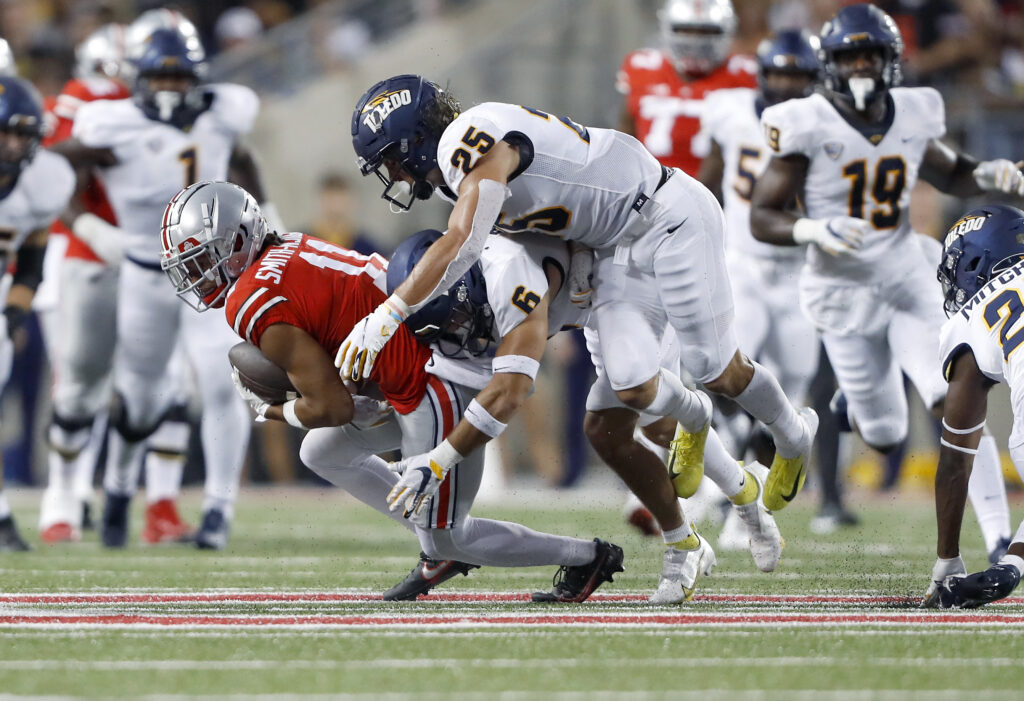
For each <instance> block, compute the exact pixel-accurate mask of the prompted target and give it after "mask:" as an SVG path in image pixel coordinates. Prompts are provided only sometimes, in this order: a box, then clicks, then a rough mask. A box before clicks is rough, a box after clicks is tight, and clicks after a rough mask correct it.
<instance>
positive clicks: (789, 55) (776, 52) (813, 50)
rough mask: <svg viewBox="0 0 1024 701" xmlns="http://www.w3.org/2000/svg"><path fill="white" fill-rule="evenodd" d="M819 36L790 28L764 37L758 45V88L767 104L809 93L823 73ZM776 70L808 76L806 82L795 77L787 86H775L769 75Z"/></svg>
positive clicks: (801, 76) (793, 74) (805, 77)
mask: <svg viewBox="0 0 1024 701" xmlns="http://www.w3.org/2000/svg"><path fill="white" fill-rule="evenodd" d="M819 48H820V44H819V42H818V37H816V36H814V35H812V34H809V33H808V32H804V31H800V30H798V29H787V30H784V31H781V32H779V33H778V34H776V35H775V36H773V37H769V38H767V39H763V40H762V41H761V43H760V44H759V45H758V47H757V89H758V92H759V93H760V94H761V99H762V100H763V101H764V103H765V104H766V105H774V104H777V103H779V102H785V101H786V100H793V99H796V98H800V97H807V96H809V95H810V94H811V93H812V92H814V85H815V83H816V82H817V81H818V78H819V77H820V74H821V62H820V61H819V60H818V49H819ZM772 73H785V74H788V75H792V76H796V77H799V78H804V79H806V83H802V82H800V81H791V82H793V83H794V85H792V86H790V87H787V88H785V89H779V88H776V87H773V86H772V85H770V84H769V83H770V82H771V79H770V78H769V77H768V76H769V75H770V74H772Z"/></svg>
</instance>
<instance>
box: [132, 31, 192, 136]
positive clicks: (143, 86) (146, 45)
mask: <svg viewBox="0 0 1024 701" xmlns="http://www.w3.org/2000/svg"><path fill="white" fill-rule="evenodd" d="M132 64H133V66H134V69H135V73H136V76H135V89H134V91H133V95H132V99H133V100H135V104H137V105H138V106H139V109H141V110H142V111H143V113H145V115H146V116H147V117H149V118H150V119H153V120H156V121H158V122H164V123H166V124H170V125H172V126H175V127H178V128H179V129H182V128H185V127H188V126H191V125H192V124H193V123H194V122H195V120H196V118H197V117H198V116H199V115H200V114H202V113H203V112H205V111H206V109H207V108H208V107H209V96H208V95H206V94H205V93H204V91H203V90H202V87H201V82H202V79H203V76H204V75H205V72H206V53H205V52H204V51H203V48H202V46H201V45H199V44H198V42H197V41H196V42H193V41H191V40H190V39H189V38H188V37H187V36H185V35H184V34H182V33H181V32H180V31H178V30H176V29H157V30H156V31H154V32H153V33H152V34H150V35H149V36H148V37H147V38H146V39H145V41H144V42H143V46H142V48H141V51H140V53H139V54H138V55H137V56H135V57H134V58H133V59H132ZM166 79H180V82H181V84H182V85H183V86H184V87H183V89H167V88H166V87H165V86H163V85H161V83H162V82H163V81H164V80H166Z"/></svg>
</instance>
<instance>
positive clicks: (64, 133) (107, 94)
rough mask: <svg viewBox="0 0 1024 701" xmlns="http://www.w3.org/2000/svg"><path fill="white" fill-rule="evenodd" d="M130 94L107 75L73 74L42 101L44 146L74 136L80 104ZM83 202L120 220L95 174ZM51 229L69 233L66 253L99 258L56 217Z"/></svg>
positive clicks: (102, 214) (104, 215) (112, 220)
mask: <svg viewBox="0 0 1024 701" xmlns="http://www.w3.org/2000/svg"><path fill="white" fill-rule="evenodd" d="M130 96H131V91H129V90H128V88H126V87H125V86H124V85H122V84H121V83H119V82H117V81H115V80H108V79H106V78H89V79H86V80H82V79H80V78H72V79H71V80H69V81H68V82H67V83H65V84H64V89H63V90H61V93H60V95H58V96H57V97H55V98H52V97H48V98H46V100H45V101H44V103H43V107H44V110H45V113H44V121H45V124H46V136H44V137H43V146H52V145H53V144H56V143H60V142H61V141H64V140H65V139H70V138H71V126H72V124H74V121H75V113H76V112H78V108H79V107H80V106H81V105H83V104H84V103H86V102H92V101H93V100H122V99H124V98H126V97H130ZM82 204H83V206H84V207H85V210H86V211H87V212H92V213H93V214H95V215H96V216H98V217H101V218H103V219H105V220H106V221H108V222H110V223H111V224H117V217H116V216H115V215H114V209H113V207H111V206H110V202H109V200H107V192H106V190H104V189H103V183H102V182H100V180H99V179H98V178H97V177H96V176H95V175H94V176H93V177H92V182H91V183H90V184H89V186H88V187H87V188H86V189H85V191H84V192H83V193H82ZM50 231H52V232H53V233H55V234H63V235H64V236H67V237H68V249H67V253H66V254H65V256H66V257H68V258H84V259H85V260H93V261H99V262H102V261H100V258H99V257H98V256H97V255H96V254H95V253H93V251H92V249H91V248H89V246H88V245H87V244H86V243H84V242H83V241H82V240H81V239H79V238H78V237H77V236H75V235H74V234H72V233H71V231H70V230H69V229H68V228H67V227H66V226H64V225H63V224H61V223H60V220H57V221H55V222H54V223H53V226H52V227H51V229H50Z"/></svg>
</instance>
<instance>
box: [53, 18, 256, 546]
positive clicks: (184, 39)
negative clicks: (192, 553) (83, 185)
mask: <svg viewBox="0 0 1024 701" xmlns="http://www.w3.org/2000/svg"><path fill="white" fill-rule="evenodd" d="M133 63H134V67H135V70H136V78H135V81H136V82H135V87H134V91H133V96H132V98H131V99H126V100H111V101H97V102H92V103H89V104H87V105H83V106H82V107H81V108H80V110H79V112H78V114H77V116H76V118H75V123H74V128H73V131H72V137H73V138H72V139H70V140H68V141H65V142H63V143H62V144H61V145H60V148H61V151H62V152H63V153H66V154H68V156H69V158H70V159H71V160H72V162H73V163H75V164H76V165H79V166H83V167H95V168H99V169H100V172H101V174H102V177H103V180H104V183H105V185H106V187H107V193H108V196H109V198H110V201H111V203H112V205H113V207H114V211H115V213H116V215H117V221H118V226H116V227H115V226H113V225H111V224H108V223H106V222H103V221H102V220H99V219H98V218H94V219H93V220H92V221H91V226H92V227H93V228H94V229H95V230H94V231H92V232H91V235H90V240H102V239H104V238H110V239H118V240H120V243H121V245H122V247H123V250H124V262H123V264H122V268H121V271H120V278H119V281H118V285H119V288H118V289H119V292H118V297H119V310H118V318H117V335H118V350H117V358H116V361H115V373H114V389H115V393H116V397H115V405H114V409H113V411H112V415H111V424H112V430H111V431H110V434H109V440H110V449H109V455H108V463H107V471H106V476H105V479H104V489H105V491H106V494H107V497H106V505H105V507H104V514H103V524H102V526H103V532H102V535H103V542H104V544H105V545H107V546H108V547H123V546H124V545H125V543H126V542H127V535H128V532H127V517H128V504H129V500H130V498H131V495H132V494H133V493H134V492H135V489H136V484H137V482H138V470H139V465H140V461H141V457H142V453H143V451H144V450H145V447H146V444H145V439H147V438H148V437H149V436H150V435H151V434H152V433H153V432H154V431H155V430H156V428H157V427H158V426H159V424H160V422H161V420H162V419H163V418H164V416H165V414H166V413H167V411H168V410H169V409H170V408H171V406H172V405H173V403H174V400H175V399H177V398H178V396H179V391H180V389H179V388H178V387H176V386H175V384H176V383H175V382H173V381H172V375H171V373H170V372H169V369H168V365H169V362H170V359H171V356H172V353H173V351H174V348H175V344H176V342H177V341H178V339H179V338H181V339H182V340H183V342H184V346H185V351H186V354H187V356H188V360H189V363H190V365H191V368H192V371H193V372H194V374H195V376H196V378H197V381H196V385H197V387H198V389H199V392H200V397H201V399H202V405H203V420H202V425H201V437H202V444H203V452H204V456H205V466H206V498H205V500H204V503H203V518H202V523H201V525H200V529H199V532H198V533H197V535H196V544H197V545H198V546H199V547H201V548H217V549H219V548H223V547H225V545H226V543H227V537H228V530H229V525H230V522H231V518H232V510H233V504H234V499H235V497H236V493H237V489H238V479H239V474H240V471H241V468H242V461H243V458H244V453H245V449H246V445H247V443H248V436H249V418H248V412H247V409H246V406H245V403H244V402H242V401H241V400H240V399H239V397H238V396H237V394H236V393H235V391H234V388H233V386H232V384H231V374H230V366H229V365H228V362H227V357H226V353H227V350H228V349H229V348H230V347H231V345H233V342H234V340H235V339H234V337H233V336H232V334H231V332H230V329H225V328H224V324H222V323H217V320H216V319H215V318H212V317H211V315H206V316H198V315H196V314H195V313H194V311H193V310H191V309H189V308H187V306H185V305H182V304H181V303H180V302H179V300H178V299H177V298H176V297H175V296H174V294H173V291H172V290H168V289H167V288H166V282H165V281H164V276H163V275H162V273H161V270H160V263H159V252H160V247H159V244H158V241H157V236H158V233H159V229H160V216H161V214H162V213H163V210H164V208H165V206H166V204H167V201H168V200H170V199H171V197H173V196H174V194H175V193H176V192H178V191H179V190H180V189H181V188H182V187H183V186H187V185H189V184H191V183H193V182H196V181H197V180H201V179H224V178H225V177H227V176H228V174H229V172H230V174H231V178H232V179H233V180H236V181H237V182H239V183H242V184H244V185H245V186H246V187H247V189H249V190H250V191H252V192H254V193H256V194H257V196H259V197H260V198H262V188H261V186H260V183H259V177H258V173H257V170H256V167H255V163H254V162H253V160H252V157H251V155H250V154H249V153H248V152H247V151H246V150H245V148H244V147H242V146H241V145H240V144H239V143H238V141H239V138H240V137H241V136H242V135H243V134H245V133H247V132H248V131H249V130H250V128H251V127H252V123H253V121H254V119H255V117H256V113H257V110H258V106H259V105H258V99H257V98H256V95H255V94H254V93H253V92H252V91H251V90H249V89H248V88H245V87H243V86H240V85H232V84H214V85H204V84H203V83H202V80H201V77H202V74H203V71H204V68H205V56H204V54H203V51H202V47H201V46H200V45H199V44H198V42H197V41H195V40H194V37H188V36H186V35H184V34H182V33H181V32H179V31H177V30H175V29H157V30H156V31H154V32H153V33H152V34H151V35H150V36H149V38H148V39H146V40H145V42H143V49H142V50H141V51H140V52H138V54H137V55H136V56H135V57H134V59H133ZM273 212H274V209H273V207H272V206H268V207H267V213H268V214H270V215H273ZM79 213H80V212H77V211H69V212H68V216H67V218H68V220H69V221H74V220H75V219H76V218H77V216H78V214H79Z"/></svg>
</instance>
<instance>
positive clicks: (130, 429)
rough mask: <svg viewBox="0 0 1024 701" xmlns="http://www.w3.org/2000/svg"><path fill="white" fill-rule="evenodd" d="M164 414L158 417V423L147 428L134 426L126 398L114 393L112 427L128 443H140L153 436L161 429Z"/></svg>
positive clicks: (111, 415) (111, 416) (111, 414)
mask: <svg viewBox="0 0 1024 701" xmlns="http://www.w3.org/2000/svg"><path fill="white" fill-rule="evenodd" d="M165 414H166V412H164V414H161V415H160V416H159V417H157V419H156V421H154V422H153V423H152V424H149V425H146V426H137V425H132V423H131V420H130V419H129V417H128V407H127V406H125V401H124V397H123V396H121V393H120V392H115V393H114V401H113V403H112V404H111V407H110V425H111V426H113V427H114V430H116V431H117V432H118V433H119V434H120V435H121V437H122V438H124V439H125V441H127V442H128V443H139V442H141V441H144V440H146V439H147V438H149V437H150V436H152V435H153V434H154V433H155V432H156V430H157V428H159V427H160V424H161V422H162V421H163V419H164V415H165Z"/></svg>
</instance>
